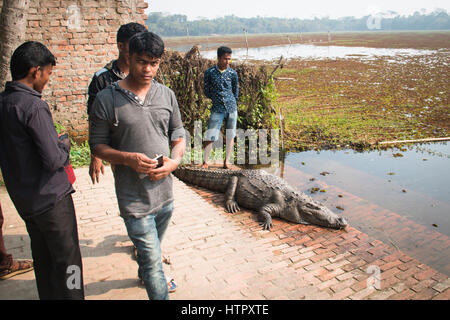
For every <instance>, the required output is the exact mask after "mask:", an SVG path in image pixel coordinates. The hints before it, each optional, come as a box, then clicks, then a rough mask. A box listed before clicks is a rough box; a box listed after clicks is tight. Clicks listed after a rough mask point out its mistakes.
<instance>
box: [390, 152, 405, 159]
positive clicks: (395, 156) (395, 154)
mask: <svg viewBox="0 0 450 320" xmlns="http://www.w3.org/2000/svg"><path fill="white" fill-rule="evenodd" d="M392 156H393V157H394V158H402V157H403V154H401V153H394V154H393V155H392Z"/></svg>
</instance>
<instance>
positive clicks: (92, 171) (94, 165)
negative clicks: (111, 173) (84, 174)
mask: <svg viewBox="0 0 450 320" xmlns="http://www.w3.org/2000/svg"><path fill="white" fill-rule="evenodd" d="M100 172H101V173H102V175H105V166H104V165H103V162H102V160H101V159H100V158H97V157H95V156H94V155H91V164H90V165H89V175H90V176H91V180H92V183H93V184H95V182H96V181H97V183H98V182H99V178H100Z"/></svg>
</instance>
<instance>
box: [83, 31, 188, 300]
mask: <svg viewBox="0 0 450 320" xmlns="http://www.w3.org/2000/svg"><path fill="white" fill-rule="evenodd" d="M129 53H130V70H129V74H128V76H127V77H126V78H125V79H124V80H120V81H118V82H116V83H114V84H113V85H111V86H109V87H107V88H106V89H104V90H102V91H101V92H100V93H99V94H98V95H97V98H96V100H95V102H94V104H93V106H92V111H91V113H90V129H89V144H90V146H91V151H92V153H93V154H94V155H95V156H97V157H99V158H101V159H103V160H106V161H108V162H110V163H112V164H114V165H115V166H114V178H115V187H116V195H117V200H118V203H119V210H120V214H121V216H122V218H123V219H124V221H125V225H126V227H127V231H128V235H129V237H130V239H131V240H132V241H133V243H134V245H135V246H136V248H137V262H138V265H139V271H138V273H139V277H140V278H141V279H142V280H143V282H144V284H145V287H146V289H147V294H148V296H149V298H150V299H152V300H153V299H154V300H163V299H168V287H167V280H166V278H165V275H164V271H163V268H162V261H161V247H160V242H161V240H162V238H163V236H164V233H165V231H166V229H167V226H168V224H169V220H170V217H171V215H172V211H173V190H172V177H171V175H170V174H171V172H173V171H174V170H175V169H176V168H177V167H178V165H179V164H180V163H181V160H182V158H183V154H184V151H185V147H186V142H185V131H184V128H183V123H182V121H181V115H180V111H179V108H178V103H177V100H176V97H175V94H174V93H173V91H172V90H170V89H169V88H167V87H165V86H163V85H161V84H159V83H157V82H156V81H154V80H153V78H154V77H155V75H156V72H157V71H158V68H159V64H160V62H161V56H162V54H163V53H164V43H163V41H162V40H161V38H160V37H159V36H158V35H156V34H154V33H152V32H142V33H139V34H136V35H135V36H133V37H132V38H131V39H130V43H129ZM169 144H170V145H171V147H172V156H171V158H169V156H170V150H169V149H170V148H169ZM156 155H163V165H162V167H159V168H158V162H157V161H156V160H154V159H153V158H154V157H155V156H156Z"/></svg>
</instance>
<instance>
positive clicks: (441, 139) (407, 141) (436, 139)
mask: <svg viewBox="0 0 450 320" xmlns="http://www.w3.org/2000/svg"><path fill="white" fill-rule="evenodd" d="M438 141H450V137H446V138H427V139H417V140H396V141H384V142H379V143H378V144H397V143H417V142H438Z"/></svg>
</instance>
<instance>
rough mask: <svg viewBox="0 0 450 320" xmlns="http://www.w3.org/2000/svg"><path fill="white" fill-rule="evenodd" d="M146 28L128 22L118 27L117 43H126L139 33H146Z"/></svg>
mask: <svg viewBox="0 0 450 320" xmlns="http://www.w3.org/2000/svg"><path fill="white" fill-rule="evenodd" d="M146 31H147V28H146V27H145V26H143V25H142V24H140V23H136V22H130V23H127V24H124V25H122V26H120V28H119V30H118V31H117V42H122V43H127V42H128V41H130V39H131V37H132V36H134V35H135V34H137V33H139V32H146Z"/></svg>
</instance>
